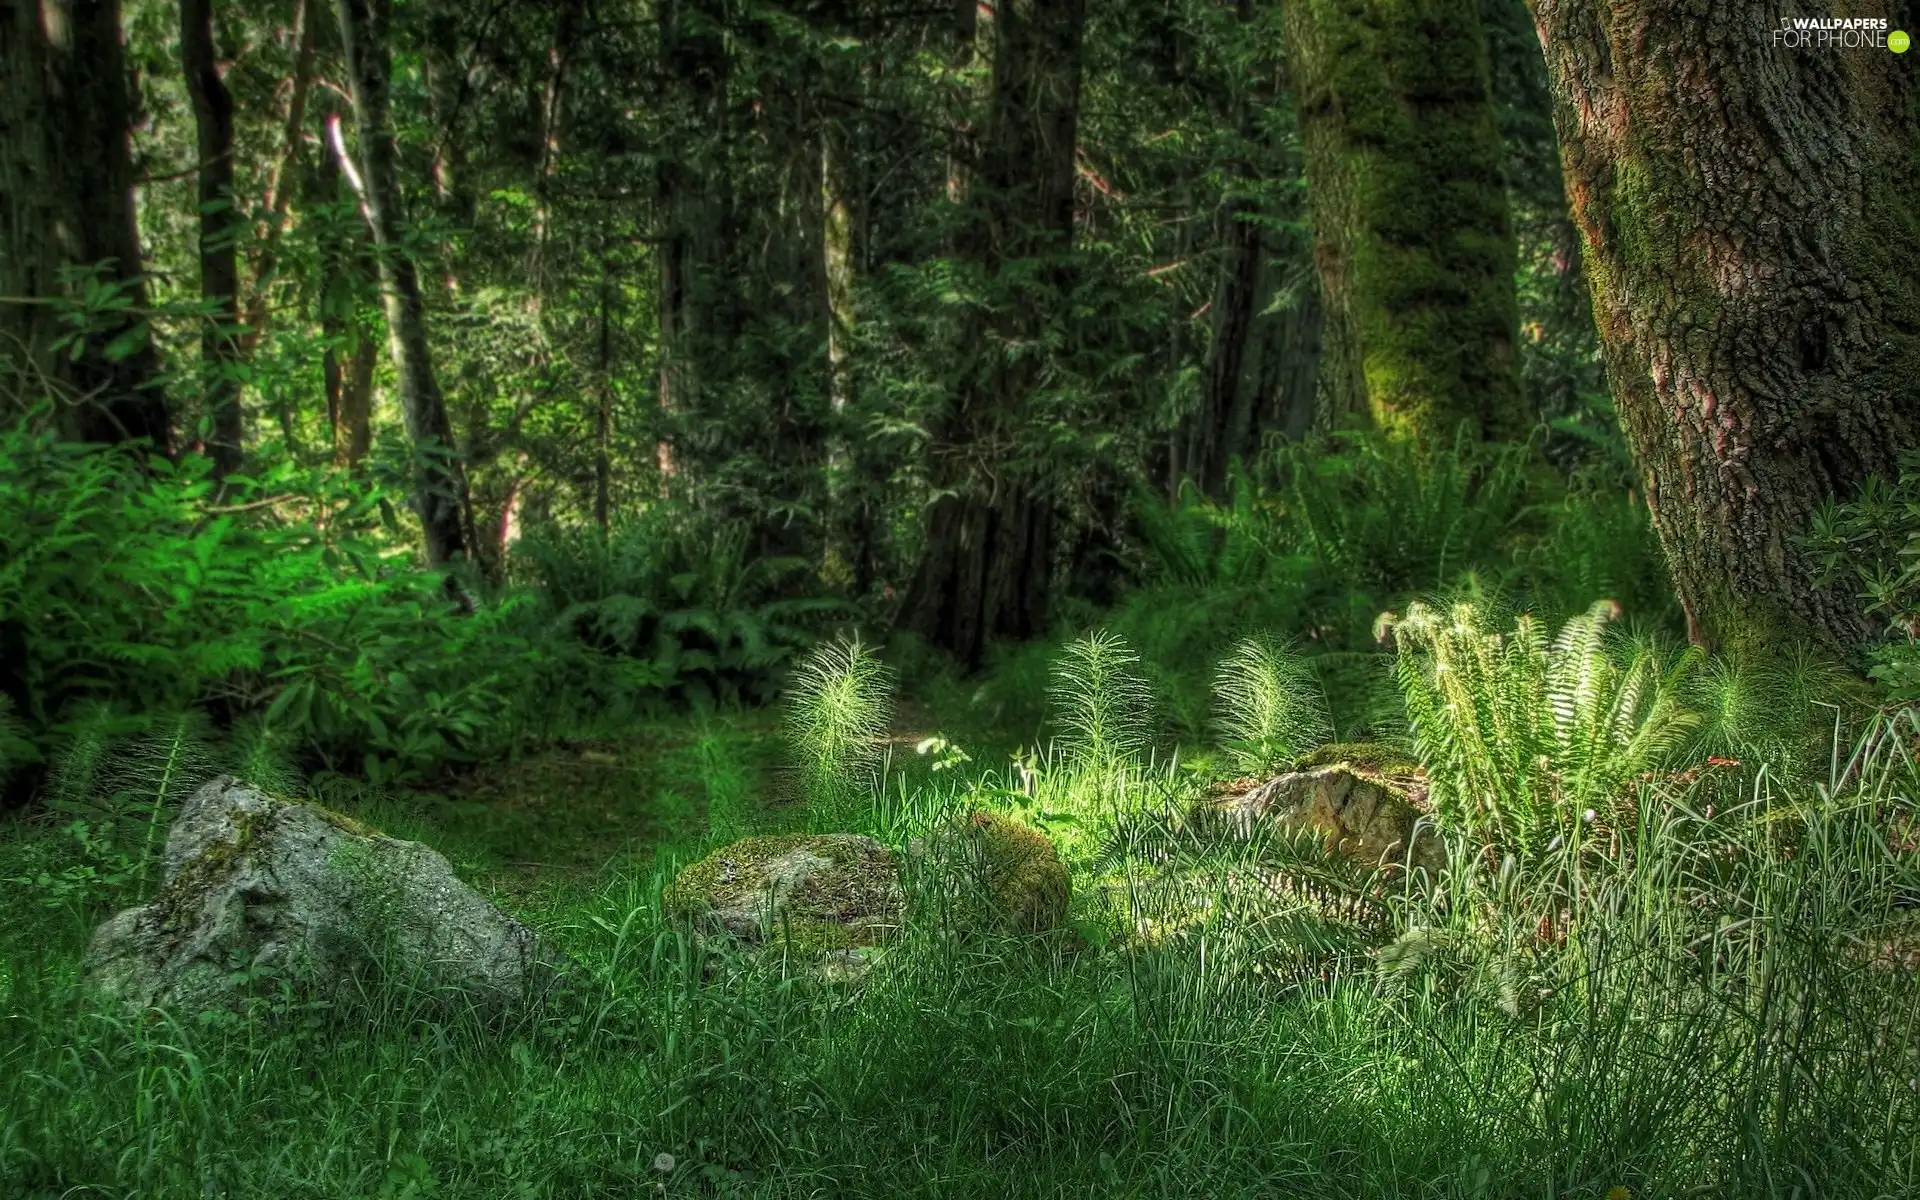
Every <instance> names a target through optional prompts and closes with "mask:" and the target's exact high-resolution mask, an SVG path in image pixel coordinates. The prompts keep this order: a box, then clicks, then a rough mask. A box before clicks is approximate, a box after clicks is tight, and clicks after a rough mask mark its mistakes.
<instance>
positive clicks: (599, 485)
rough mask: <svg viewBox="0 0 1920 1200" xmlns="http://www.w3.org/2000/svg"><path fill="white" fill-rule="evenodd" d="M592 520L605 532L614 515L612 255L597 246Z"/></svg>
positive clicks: (606, 248) (603, 246) (602, 243)
mask: <svg viewBox="0 0 1920 1200" xmlns="http://www.w3.org/2000/svg"><path fill="white" fill-rule="evenodd" d="M594 367H595V370H594V380H593V385H594V387H593V390H594V400H595V404H594V413H593V520H594V524H596V525H598V526H600V528H601V530H602V531H603V532H604V531H605V530H607V529H608V528H610V527H611V525H612V518H613V257H612V254H611V253H610V251H609V250H608V247H607V245H606V242H605V239H604V238H603V239H602V241H601V246H600V337H599V340H598V345H597V346H596V353H595V354H594Z"/></svg>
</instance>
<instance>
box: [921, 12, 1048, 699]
mask: <svg viewBox="0 0 1920 1200" xmlns="http://www.w3.org/2000/svg"><path fill="white" fill-rule="evenodd" d="M1085 21H1086V10H1085V4H1084V0H1003V2H1002V3H1001V4H1000V5H998V6H997V8H996V9H995V12H994V17H993V38H994V59H993V88H992V94H991V101H990V107H989V111H988V114H987V122H986V124H987V128H986V130H985V138H984V142H983V146H982V153H981V156H980V166H979V170H978V172H977V173H976V174H975V176H974V177H973V179H972V180H971V182H970V185H969V187H970V204H971V206H972V207H973V209H974V211H973V213H972V214H971V222H970V224H969V225H968V226H967V227H966V228H965V229H964V230H963V233H962V236H961V238H960V239H959V247H958V248H959V250H960V253H961V254H963V255H964V256H966V257H968V258H970V259H972V260H974V261H975V262H977V263H979V264H981V266H982V267H983V268H984V269H985V271H986V272H987V273H988V275H989V276H996V275H998V274H1000V273H1001V271H1002V270H1003V269H1004V268H1006V267H1007V266H1009V265H1010V264H1012V263H1015V262H1017V261H1019V260H1023V259H1024V260H1038V264H1039V265H1038V269H1037V271H1036V272H1034V276H1033V278H1034V280H1036V281H1037V282H1038V285H1039V286H1040V287H1041V288H1043V289H1046V290H1049V291H1051V292H1053V293H1054V294H1055V295H1063V294H1064V292H1065V291H1066V289H1067V287H1068V286H1069V284H1070V282H1071V279H1070V268H1069V267H1068V265H1067V261H1066V258H1067V255H1068V253H1069V252H1070V251H1071V249H1072V243H1073V225H1074V211H1073V188H1074V178H1075V175H1074V157H1075V150H1076V145H1075V131H1076V128H1077V126H1078V122H1079V115H1080V44H1081V36H1082V33H1083V31H1084V28H1085ZM1028 286H1031V284H1029V285H1028ZM1059 307H1060V305H1056V304H1053V303H1049V302H1043V301H1039V300H1031V299H1030V300H1028V301H1027V302H1025V303H1021V304H1019V305H1008V306H1004V307H1001V308H998V309H996V310H995V311H994V312H993V313H992V314H991V315H990V316H987V317H985V318H982V319H980V321H978V322H977V328H976V329H975V330H973V331H972V334H977V335H978V336H973V335H972V334H970V335H969V336H968V337H967V338H966V344H968V345H969V346H971V347H975V348H977V352H976V356H975V359H974V361H973V362H972V363H970V364H969V365H968V368H967V373H966V376H965V378H964V379H963V380H962V381H961V383H960V385H959V387H958V388H957V392H958V394H957V396H956V397H955V401H954V407H953V410H952V411H951V412H950V413H949V414H947V417H946V419H945V420H944V421H943V422H942V428H940V429H939V430H938V431H937V433H938V436H937V439H936V446H935V455H936V458H935V472H934V483H935V484H936V485H937V486H939V487H941V488H942V489H944V490H946V491H947V492H948V494H947V495H945V496H943V497H942V498H941V499H939V500H937V501H935V502H934V504H933V506H932V508H931V510H930V511H929V512H928V514H927V532H926V542H925V544H924V546H923V548H922V552H921V561H920V566H919V570H918V572H917V574H916V576H915V579H914V582H913V584H912V586H911V588H910V589H909V592H908V595H907V600H906V605H905V611H904V613H903V619H904V621H905V622H906V624H907V625H908V627H909V628H912V629H914V630H915V631H917V632H919V633H921V634H922V635H923V636H925V637H927V638H928V639H929V640H930V641H932V642H933V643H934V644H936V645H939V646H942V647H944V648H946V649H948V650H951V651H952V652H953V653H954V654H956V655H958V656H959V658H960V659H961V661H963V662H965V663H968V664H977V663H978V662H980V660H981V658H982V656H983V654H984V652H985V649H986V646H987V643H988V642H989V641H991V640H992V639H995V638H1026V637H1033V636H1037V635H1038V634H1040V633H1042V632H1044V631H1045V628H1046V621H1047V613H1048V609H1049V607H1050V599H1051V592H1052V576H1053V557H1054V543H1055V531H1054V523H1055V520H1056V512H1055V498H1054V496H1053V494H1052V492H1051V489H1050V488H1049V486H1048V482H1049V481H1048V480H1046V479H1044V478H1040V477H1037V476H1036V475H1035V474H1034V473H1031V472H1020V471H1009V470H1006V469H1004V468H1001V467H999V466H998V465H997V464H994V465H986V466H983V465H980V464H981V463H982V460H986V461H987V462H988V463H991V461H992V459H993V458H994V457H996V456H997V455H996V451H995V450H994V449H993V447H995V446H1004V445H1005V444H1006V442H1007V441H1008V440H1009V439H1010V438H1017V437H1018V436H1019V434H1018V429H1019V424H1020V421H1021V418H1022V411H1023V409H1024V406H1025V403H1026V400H1027V398H1028V397H1029V396H1030V395H1031V394H1032V393H1033V392H1034V391H1035V390H1036V389H1037V387H1038V384H1039V382H1040V374H1039V364H1038V363H1037V362H1036V361H1035V359H1034V357H1033V356H1032V355H1030V354H1022V355H1009V354H1007V353H1005V352H1004V351H1002V350H1001V349H1000V347H1003V346H1015V345H1020V344H1022V343H1032V342H1034V341H1035V340H1037V339H1038V337H1039V335H1040V334H1041V333H1042V332H1043V331H1044V326H1045V324H1046V322H1047V321H1049V320H1052V319H1056V313H1055V311H1053V310H1056V309H1057V308H1059ZM966 464H975V465H972V466H968V465H966Z"/></svg>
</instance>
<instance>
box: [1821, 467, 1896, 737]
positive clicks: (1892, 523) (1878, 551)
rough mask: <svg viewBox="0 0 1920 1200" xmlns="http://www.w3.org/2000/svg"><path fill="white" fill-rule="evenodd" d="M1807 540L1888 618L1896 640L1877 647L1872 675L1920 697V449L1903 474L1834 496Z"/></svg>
mask: <svg viewBox="0 0 1920 1200" xmlns="http://www.w3.org/2000/svg"><path fill="white" fill-rule="evenodd" d="M1805 544H1806V545H1807V546H1808V548H1809V549H1811V550H1812V551H1813V552H1814V553H1815V554H1817V555H1818V556H1819V559H1820V562H1821V565H1822V567H1823V568H1824V572H1825V578H1824V580H1823V582H1824V583H1825V585H1826V586H1828V587H1844V588H1851V589H1853V590H1854V595H1856V596H1857V597H1858V598H1859V599H1861V600H1864V601H1866V602H1867V604H1868V606H1869V608H1870V610H1871V611H1873V612H1876V613H1879V614H1881V615H1882V616H1884V617H1885V618H1886V620H1887V633H1888V638H1889V640H1888V641H1887V643H1886V644H1884V645H1882V646H1879V647H1877V648H1875V650H1874V651H1873V656H1872V657H1873V670H1872V675H1873V678H1874V679H1875V680H1877V681H1878V682H1879V683H1880V684H1881V685H1882V686H1883V687H1885V688H1886V690H1887V694H1888V696H1889V697H1890V698H1891V699H1893V700H1896V701H1899V702H1902V703H1907V702H1912V701H1916V700H1920V454H1914V453H1910V454H1908V455H1906V456H1905V457H1903V458H1902V459H1901V463H1900V477H1899V479H1898V480H1894V481H1888V480H1885V479H1881V478H1878V477H1872V478H1869V479H1868V480H1867V481H1866V483H1865V484H1864V485H1863V486H1862V487H1861V490H1860V495H1859V496H1858V497H1856V498H1854V499H1853V500H1850V501H1846V502H1844V503H1843V502H1841V501H1839V500H1838V499H1830V500H1829V502H1828V503H1827V504H1826V505H1825V507H1823V508H1822V509H1821V510H1820V511H1819V512H1818V513H1817V514H1815V516H1814V520H1813V528H1812V530H1811V531H1809V533H1808V534H1807V536H1806V538H1805Z"/></svg>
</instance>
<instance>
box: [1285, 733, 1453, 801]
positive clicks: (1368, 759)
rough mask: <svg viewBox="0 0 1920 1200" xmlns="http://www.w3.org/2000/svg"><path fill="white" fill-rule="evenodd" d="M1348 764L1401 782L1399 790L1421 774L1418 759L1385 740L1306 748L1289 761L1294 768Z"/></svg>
mask: <svg viewBox="0 0 1920 1200" xmlns="http://www.w3.org/2000/svg"><path fill="white" fill-rule="evenodd" d="M1342 764H1344V765H1346V766H1349V767H1352V768H1353V769H1354V770H1355V771H1358V772H1360V773H1362V774H1365V775H1370V776H1378V777H1382V778H1386V779H1397V780H1402V781H1403V790H1409V789H1410V786H1411V785H1412V784H1413V783H1414V782H1416V781H1417V779H1418V778H1419V777H1420V776H1422V775H1423V774H1424V771H1423V769H1422V768H1421V766H1420V760H1418V759H1416V758H1415V757H1413V755H1411V754H1408V753H1407V752H1406V751H1405V750H1402V749H1400V748H1399V747H1397V746H1389V745H1387V744H1386V743H1385V742H1335V743H1333V744H1331V745H1326V746H1321V747H1320V748H1319V749H1317V750H1310V751H1308V752H1307V753H1305V754H1303V755H1301V756H1300V757H1299V758H1297V759H1295V760H1294V762H1293V769H1294V770H1296V771H1310V770H1312V769H1314V768H1315V767H1331V766H1336V765H1342Z"/></svg>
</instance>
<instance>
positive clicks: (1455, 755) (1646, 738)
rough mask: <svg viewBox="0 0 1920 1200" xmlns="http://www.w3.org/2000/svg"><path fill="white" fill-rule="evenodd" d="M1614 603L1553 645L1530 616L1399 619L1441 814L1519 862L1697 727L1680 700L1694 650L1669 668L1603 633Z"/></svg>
mask: <svg viewBox="0 0 1920 1200" xmlns="http://www.w3.org/2000/svg"><path fill="white" fill-rule="evenodd" d="M1614 615H1615V609H1614V607H1613V605H1612V603H1611V602H1610V601H1602V602H1600V603H1599V604H1596V605H1595V606H1594V607H1593V608H1592V609H1590V610H1588V612H1586V613H1585V614H1583V615H1581V616H1578V617H1575V618H1573V619H1572V620H1570V621H1568V622H1567V623H1566V625H1565V626H1564V627H1563V628H1562V629H1561V631H1560V634H1559V636H1558V637H1557V638H1555V639H1553V641H1551V642H1549V641H1548V640H1547V637H1546V634H1545V631H1544V630H1543V629H1542V628H1541V627H1540V625H1539V624H1538V622H1536V621H1534V620H1533V618H1531V617H1529V616H1525V615H1523V616H1521V617H1519V618H1517V619H1516V620H1515V621H1514V626H1513V629H1512V631H1511V632H1510V633H1507V634H1498V633H1491V632H1488V631H1487V630H1485V629H1484V628H1482V626H1481V621H1480V617H1479V615H1478V613H1477V612H1476V611H1475V610H1474V609H1473V607H1472V606H1471V605H1467V604H1458V605H1455V606H1454V607H1453V608H1452V609H1451V610H1450V611H1449V612H1448V613H1446V614H1445V615H1442V614H1439V613H1436V612H1434V611H1433V610H1431V609H1429V608H1427V607H1426V606H1425V605H1419V604H1416V605H1414V606H1413V607H1412V608H1411V609H1410V610H1409V612H1408V615H1407V616H1406V617H1405V618H1404V619H1402V620H1399V621H1398V622H1397V623H1395V624H1394V625H1393V632H1394V636H1395V639H1396V643H1397V646H1398V655H1399V657H1398V661H1397V663H1396V677H1397V679H1398V682H1399V684H1400V689H1401V693H1402V695H1403V696H1404V697H1405V700H1406V706H1407V714H1408V718H1409V720H1410V723H1411V725H1412V728H1413V735H1414V740H1415V743H1416V744H1417V746H1418V748H1419V752H1420V757H1421V760H1422V761H1423V762H1424V763H1425V764H1426V767H1427V771H1428V774H1429V777H1430V781H1431V792H1430V796H1431V799H1432V802H1433V805H1434V811H1435V814H1436V816H1437V817H1438V818H1439V819H1440V820H1441V821H1442V822H1443V823H1444V824H1445V825H1447V826H1448V827H1450V828H1451V829H1453V830H1455V831H1458V832H1463V833H1466V834H1467V835H1469V836H1472V837H1475V838H1478V839H1480V840H1481V841H1483V842H1485V843H1487V844H1490V845H1494V846H1496V847H1499V848H1501V849H1503V850H1510V851H1513V852H1515V853H1518V854H1520V855H1522V856H1526V855H1530V854H1533V853H1535V852H1537V851H1539V850H1541V849H1543V848H1544V847H1545V846H1546V844H1547V842H1548V841H1549V840H1550V839H1551V838H1552V837H1553V836H1554V835H1555V834H1556V833H1557V832H1560V831H1561V830H1563V829H1565V828H1566V827H1567V826H1568V823H1569V821H1570V820H1572V819H1573V818H1575V817H1577V816H1578V815H1579V814H1580V813H1582V812H1583V811H1584V810H1586V809H1588V808H1592V807H1600V806H1602V805H1604V804H1606V803H1607V802H1609V801H1611V800H1613V799H1615V798H1617V797H1619V796H1620V795H1621V794H1622V793H1623V792H1624V791H1625V790H1626V789H1627V787H1628V786H1629V785H1630V784H1631V783H1632V782H1633V781H1634V780H1635V779H1636V778H1638V777H1639V776H1641V775H1643V774H1645V773H1647V772H1649V771H1651V770H1653V769H1654V768H1656V767H1658V766H1659V765H1661V764H1662V763H1664V762H1666V761H1668V760H1669V759H1671V758H1672V757H1673V756H1674V755H1675V753H1676V751H1677V750H1678V749H1679V748H1680V747H1682V746H1683V745H1684V744H1685V740H1686V736H1687V734H1688V732H1689V731H1690V730H1692V729H1693V728H1694V727H1695V726H1696V725H1697V724H1698V721H1699V719H1698V717H1697V716H1696V715H1694V714H1693V713H1691V712H1688V711H1685V710H1684V709H1683V708H1682V707H1681V705H1680V701H1679V697H1680V684H1681V681H1682V680H1683V679H1684V677H1685V675H1686V673H1687V672H1688V671H1689V670H1690V669H1691V667H1692V666H1693V663H1694V661H1695V660H1694V658H1693V657H1692V656H1691V654H1689V655H1688V656H1684V657H1683V658H1682V659H1681V660H1680V661H1679V662H1678V663H1676V664H1674V665H1672V666H1666V665H1664V664H1663V663H1662V662H1661V660H1660V657H1659V655H1658V654H1656V653H1655V652H1654V651H1653V650H1651V649H1650V648H1649V647H1647V646H1645V645H1641V644H1629V645H1626V646H1624V647H1622V646H1621V645H1619V644H1618V643H1617V642H1615V641H1614V640H1613V639H1612V638H1611V637H1610V636H1609V631H1608V630H1607V628H1606V626H1607V623H1608V622H1609V621H1610V620H1611V619H1612V617H1613V616H1614Z"/></svg>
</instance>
